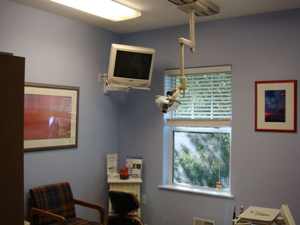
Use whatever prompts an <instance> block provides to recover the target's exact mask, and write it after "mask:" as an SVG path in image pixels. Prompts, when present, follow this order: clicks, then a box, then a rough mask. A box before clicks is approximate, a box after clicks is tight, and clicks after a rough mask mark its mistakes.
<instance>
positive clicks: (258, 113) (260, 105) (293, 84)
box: [255, 80, 297, 132]
mask: <svg viewBox="0 0 300 225" xmlns="http://www.w3.org/2000/svg"><path fill="white" fill-rule="evenodd" d="M255 130H256V131H270V132H297V81H296V80H278V81H256V82H255Z"/></svg>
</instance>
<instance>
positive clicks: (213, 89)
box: [164, 66, 232, 121]
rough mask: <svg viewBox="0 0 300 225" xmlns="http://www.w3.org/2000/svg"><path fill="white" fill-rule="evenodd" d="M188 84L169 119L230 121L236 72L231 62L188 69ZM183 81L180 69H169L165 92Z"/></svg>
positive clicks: (168, 116)
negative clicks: (232, 71) (232, 70)
mask: <svg viewBox="0 0 300 225" xmlns="http://www.w3.org/2000/svg"><path fill="white" fill-rule="evenodd" d="M185 72H186V76H187V85H188V88H187V90H186V92H185V95H184V96H181V97H180V98H179V99H178V100H179V101H180V102H181V104H180V106H179V107H178V109H177V110H176V111H175V112H172V113H169V114H168V115H167V119H169V120H202V121H230V120H231V114H232V94H231V92H232V82H231V78H232V73H231V67H230V66H220V67H207V68H193V69H186V70H185ZM178 84H179V71H177V70H169V71H166V77H165V85H164V86H165V92H166V91H169V90H172V89H173V88H175V86H176V85H178Z"/></svg>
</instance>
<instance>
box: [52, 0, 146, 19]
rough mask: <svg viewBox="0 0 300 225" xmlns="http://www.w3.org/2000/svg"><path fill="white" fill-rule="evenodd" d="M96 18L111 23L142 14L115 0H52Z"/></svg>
mask: <svg viewBox="0 0 300 225" xmlns="http://www.w3.org/2000/svg"><path fill="white" fill-rule="evenodd" d="M50 1H52V2H55V3H58V4H61V5H64V6H68V7H71V8H74V9H77V10H80V11H82V12H86V13H89V14H91V15H94V16H98V17H102V18H105V19H108V20H111V21H115V22H117V21H123V20H129V19H133V18H136V17H139V16H141V15H142V14H141V12H139V11H137V10H135V9H132V8H129V7H128V6H125V5H122V4H120V3H118V2H115V1H113V0H50Z"/></svg>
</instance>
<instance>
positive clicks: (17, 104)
mask: <svg viewBox="0 0 300 225" xmlns="http://www.w3.org/2000/svg"><path fill="white" fill-rule="evenodd" d="M24 68H25V59H24V58H21V57H13V56H5V55H0V104H1V107H0V178H1V184H0V196H1V198H0V199H1V201H0V214H1V217H0V220H1V222H0V223H1V224H3V225H4V224H6V225H22V224H24V203H23V202H24V187H23V186H24V185H23V183H24V182H23V117H24Z"/></svg>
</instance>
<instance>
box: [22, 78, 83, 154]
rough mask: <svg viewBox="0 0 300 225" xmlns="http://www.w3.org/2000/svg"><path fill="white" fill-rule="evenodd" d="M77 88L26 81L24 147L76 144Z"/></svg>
mask: <svg viewBox="0 0 300 225" xmlns="http://www.w3.org/2000/svg"><path fill="white" fill-rule="evenodd" d="M78 98H79V88H77V87H69V86H57V85H45V84H36V83H26V84H25V95H24V151H25V152H29V151H42V150H51V149H66V148H76V147H77V133H78Z"/></svg>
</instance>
